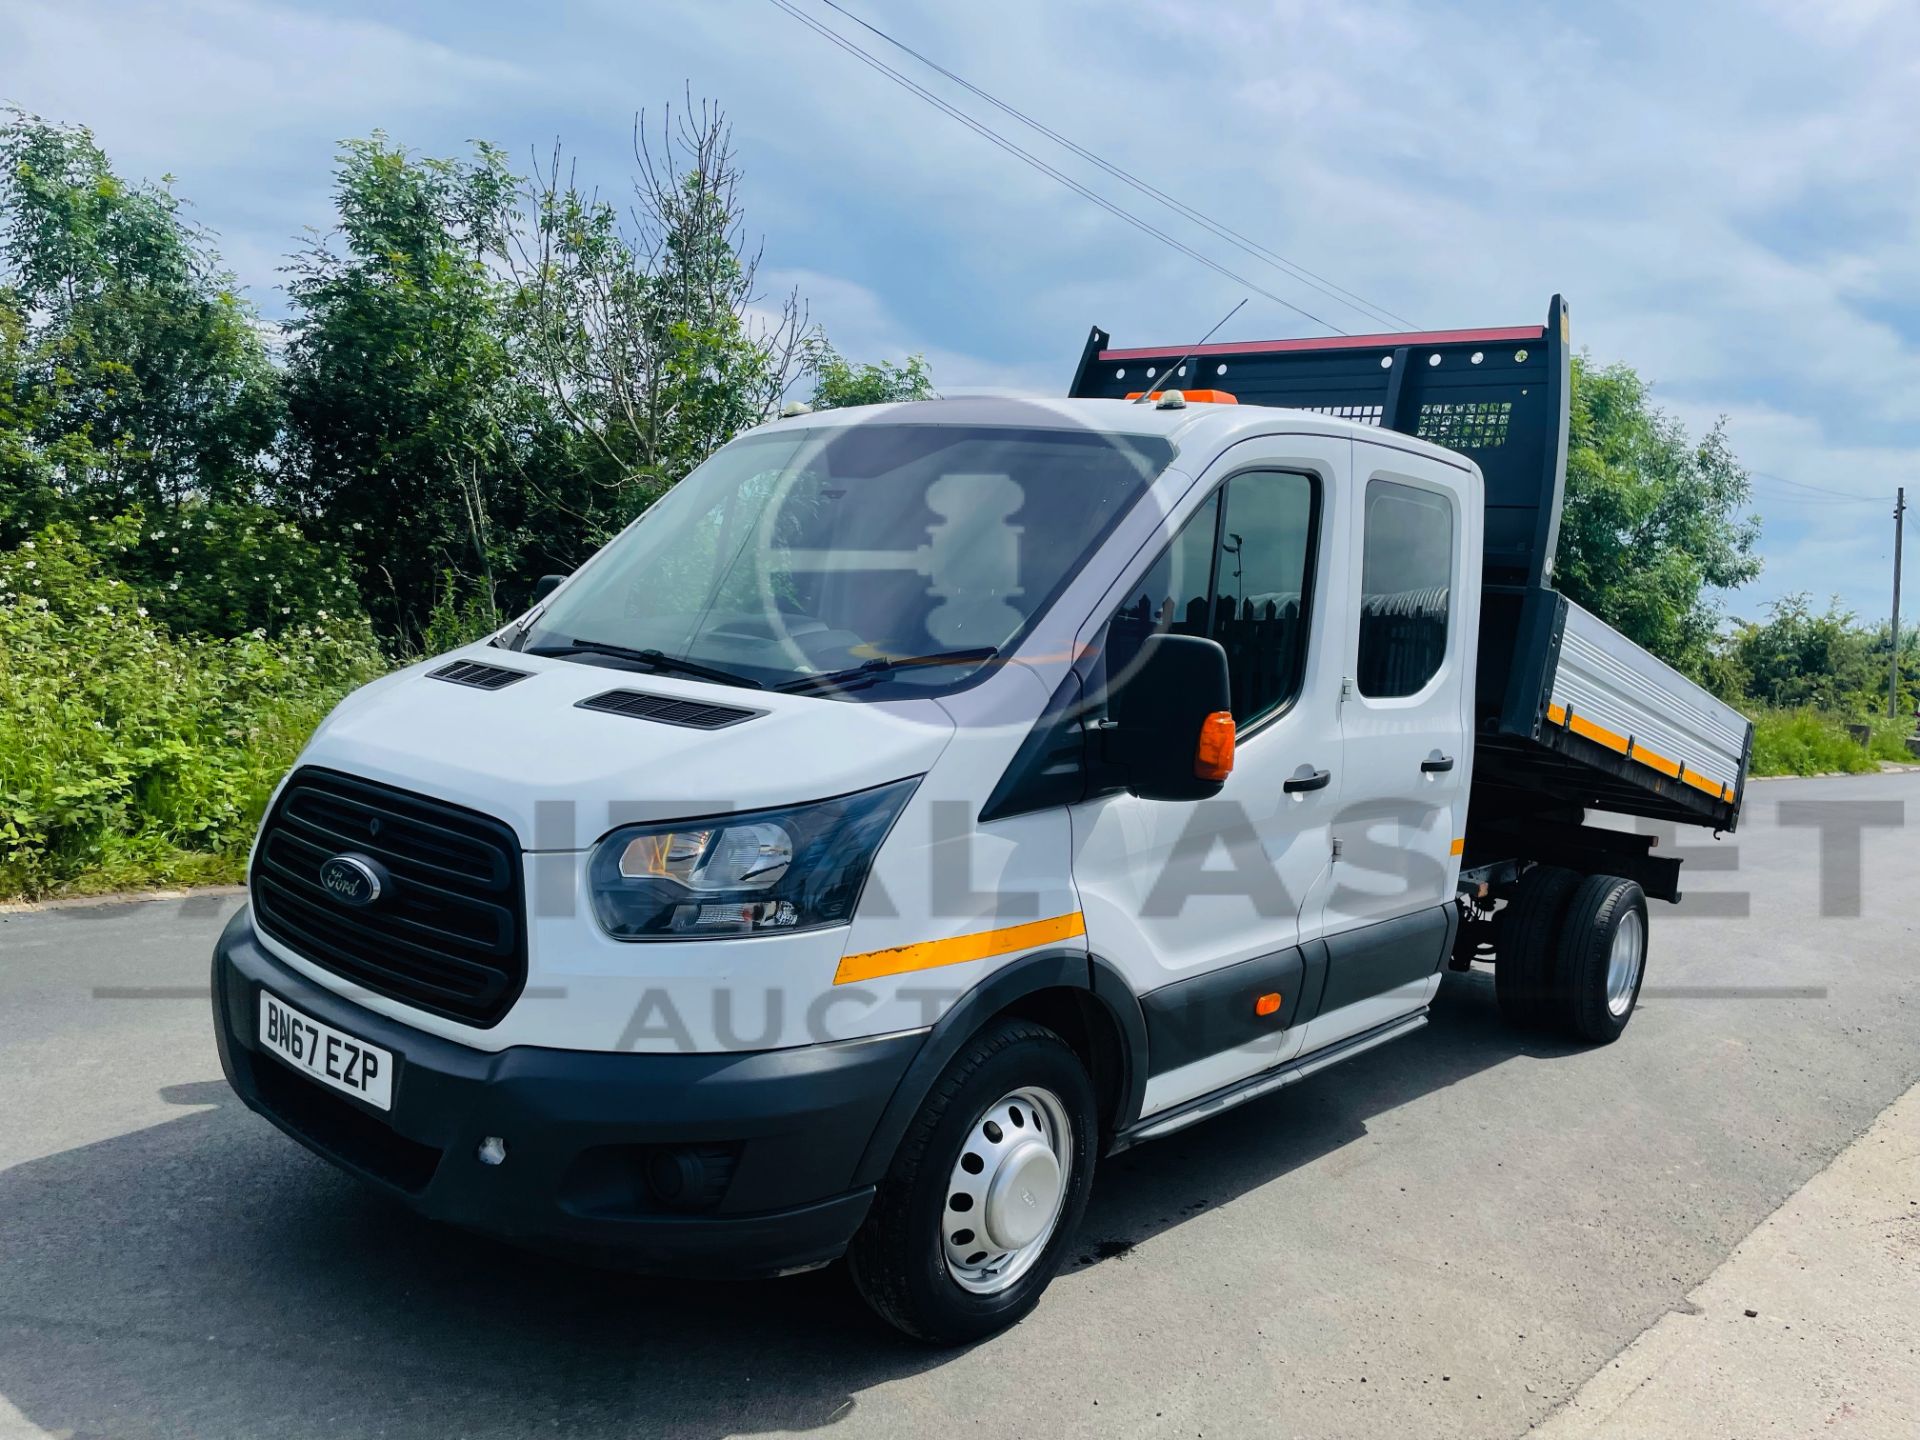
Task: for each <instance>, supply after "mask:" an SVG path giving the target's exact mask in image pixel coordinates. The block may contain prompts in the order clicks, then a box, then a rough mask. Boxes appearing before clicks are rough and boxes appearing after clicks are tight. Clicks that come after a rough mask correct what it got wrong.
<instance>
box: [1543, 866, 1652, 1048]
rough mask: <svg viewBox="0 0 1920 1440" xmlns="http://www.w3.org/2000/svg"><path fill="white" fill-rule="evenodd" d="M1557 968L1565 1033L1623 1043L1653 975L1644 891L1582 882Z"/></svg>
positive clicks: (1623, 884) (1616, 883) (1617, 881)
mask: <svg viewBox="0 0 1920 1440" xmlns="http://www.w3.org/2000/svg"><path fill="white" fill-rule="evenodd" d="M1555 968H1556V970H1557V971H1558V974H1559V988H1560V995H1559V997H1558V1002H1557V1004H1556V1006H1555V1009H1556V1010H1557V1011H1558V1012H1559V1013H1558V1014H1557V1015H1556V1016H1555V1019H1556V1020H1558V1022H1559V1023H1560V1025H1561V1026H1562V1028H1564V1029H1566V1030H1568V1031H1570V1032H1571V1033H1572V1034H1574V1035H1576V1036H1578V1037H1579V1038H1580V1039H1582V1040H1590V1041H1592V1042H1593V1043H1594V1044H1596V1045H1607V1044H1611V1043H1612V1042H1613V1041H1615V1040H1618V1039H1619V1038H1620V1034H1621V1032H1622V1031H1624V1030H1625V1029H1626V1028H1627V1021H1628V1020H1630V1019H1632V1018H1633V1007H1634V1005H1635V1004H1636V1003H1637V1002H1638V1001H1639V998H1640V984H1641V982H1642V981H1643V980H1644V979H1645V978H1646V974H1647V897H1646V895H1645V894H1644V893H1642V891H1641V889H1640V887H1639V886H1638V885H1636V884H1635V883H1634V882H1633V881H1631V880H1622V879H1621V878H1620V877H1619V876H1617V875H1589V876H1588V877H1587V878H1586V879H1584V880H1582V881H1581V882H1580V885H1579V887H1578V888H1577V889H1576V890H1575V891H1574V893H1573V898H1572V901H1571V903H1570V904H1569V905H1568V906H1567V913H1566V921H1565V924H1564V925H1563V927H1562V931H1561V936H1560V953H1559V957H1558V962H1557V964H1556V966H1555Z"/></svg>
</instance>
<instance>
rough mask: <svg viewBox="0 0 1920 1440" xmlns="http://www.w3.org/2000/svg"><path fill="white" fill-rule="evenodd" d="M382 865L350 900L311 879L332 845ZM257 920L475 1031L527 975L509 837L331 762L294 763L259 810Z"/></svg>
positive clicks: (492, 823)
mask: <svg viewBox="0 0 1920 1440" xmlns="http://www.w3.org/2000/svg"><path fill="white" fill-rule="evenodd" d="M341 854H350V855H358V856H363V857H366V858H367V859H370V860H374V861H377V862H378V863H379V864H380V865H381V866H382V867H384V868H385V870H386V872H387V881H389V882H390V883H384V882H383V886H382V893H381V895H380V897H379V899H377V900H376V901H375V902H374V903H373V904H371V905H368V906H364V907H361V908H354V907H350V906H347V905H343V904H341V903H340V902H339V901H337V900H335V899H334V898H333V897H332V895H331V894H330V893H329V892H328V891H327V889H326V887H325V886H323V885H322V884H321V883H320V867H321V866H322V865H323V864H325V863H326V861H327V860H328V859H329V858H331V857H332V856H335V855H341ZM252 888H253V909H254V919H255V922H256V923H257V924H258V925H259V926H260V928H261V929H262V930H264V931H265V932H266V933H267V934H268V935H271V936H272V937H273V938H274V939H276V940H278V941H280V942H281V943H282V944H284V945H287V946H289V947H291V948H292V949H293V950H294V951H296V952H297V953H298V954H300V955H301V956H303V957H304V958H306V959H307V960H310V961H312V962H313V963H314V964H315V965H319V966H322V967H324V968H325V969H328V970H331V971H332V972H333V973H334V974H336V975H340V976H342V977H344V978H346V979H348V980H351V981H353V982H354V983H355V984H358V985H362V986H364V987H366V988H367V989H368V990H371V991H373V992H374V993H376V994H379V995H387V996H391V997H392V998H393V999H395V1000H399V1001H402V1002H404V1003H405V1004H408V1005H413V1006H417V1007H418V1008H419V1009H422V1010H426V1011H430V1012H431V1013H433V1014H435V1015H444V1016H446V1017H447V1018H448V1019H451V1020H460V1021H464V1022H465V1023H467V1024H469V1025H477V1026H480V1027H482V1028H485V1027H486V1026H489V1025H494V1024H497V1023H498V1022H499V1021H500V1019H501V1017H502V1016H504V1015H505V1014H506V1013H507V1010H508V1009H509V1008H510V1007H511V1006H512V1004H513V1002H514V1000H515V999H517V998H518V996H519V994H520V991H521V988H522V987H523V986H524V985H525V984H526V980H527V945H526V916H525V906H524V902H523V892H522V888H521V883H520V844H519V841H518V839H517V838H516V837H515V835H514V833H513V831H512V830H510V829H509V828H508V827H507V826H505V825H503V824H501V823H500V822H499V821H498V820H494V819H491V818H489V817H487V816H485V815H481V814H478V813H476V812H475V811H472V810H463V809H460V808H459V807H457V806H453V805H446V804H443V803H441V802H440V801H438V800H430V799H428V798H427V797H426V796H424V795H414V794H410V793H409V792H407V791H405V790H395V789H393V788H392V787H390V786H387V785H377V784H374V783H373V782H372V781H368V780H359V779H355V778H354V777H352V776H350V775H341V774H338V773H336V772H334V771H331V770H319V769H313V768H307V769H303V770H300V771H299V772H297V773H296V774H295V775H294V777H293V779H292V780H290V781H289V782H288V783H287V787H286V789H285V790H283V791H282V792H281V793H280V799H279V801H278V803H276V804H275V805H274V807H273V813H272V814H270V815H269V816H268V817H267V823H266V826H265V828H264V829H262V831H261V833H260V846H259V849H258V850H257V851H256V852H255V856H254V864H253V876H252Z"/></svg>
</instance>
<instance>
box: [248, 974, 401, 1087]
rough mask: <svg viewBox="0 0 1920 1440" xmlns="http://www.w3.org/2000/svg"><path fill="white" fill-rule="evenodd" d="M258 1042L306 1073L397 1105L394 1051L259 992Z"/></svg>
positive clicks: (328, 1083)
mask: <svg viewBox="0 0 1920 1440" xmlns="http://www.w3.org/2000/svg"><path fill="white" fill-rule="evenodd" d="M260 1043H261V1044H262V1045H264V1046H266V1047H267V1049H269V1050H271V1051H272V1052H273V1053H274V1054H275V1055H278V1056H279V1057H280V1058H281V1059H282V1060H284V1061H286V1062H287V1064H289V1065H291V1066H292V1067H293V1068H294V1069H296V1070H298V1071H300V1072H301V1073H302V1074H305V1075H310V1076H312V1077H313V1078H314V1079H315V1080H318V1081H319V1082H320V1083H321V1084H322V1085H331V1086H332V1087H333V1088H334V1089H335V1090H341V1091H345V1092H346V1093H347V1094H349V1095H351V1096H353V1097H354V1098H355V1099H357V1100H364V1101H366V1102H367V1104H369V1105H371V1106H373V1107H374V1108H375V1109H376V1110H391V1109H392V1108H393V1052H392V1051H390V1050H382V1049H381V1048H380V1047H379V1046H378V1045H369V1044H367V1042H366V1041H364V1040H359V1039H356V1038H354V1037H353V1036H351V1035H349V1034H347V1033H346V1032H345V1031H344V1030H336V1029H334V1028H333V1026H331V1025H329V1024H327V1023H326V1022H325V1021H324V1020H315V1019H314V1018H313V1017H312V1016H310V1015H303V1014H301V1013H300V1012H299V1011H298V1010H296V1009H294V1008H293V1007H292V1006H291V1005H289V1004H287V1002H286V1001H284V1000H282V999H280V998H279V997H278V996H277V995H271V994H269V993H267V992H266V991H265V990H262V991H261V992H260Z"/></svg>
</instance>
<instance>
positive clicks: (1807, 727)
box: [1751, 706, 1913, 775]
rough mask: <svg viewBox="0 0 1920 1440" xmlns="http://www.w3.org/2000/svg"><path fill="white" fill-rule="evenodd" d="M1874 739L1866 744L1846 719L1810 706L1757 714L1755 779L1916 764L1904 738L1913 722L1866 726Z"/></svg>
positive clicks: (1881, 722)
mask: <svg viewBox="0 0 1920 1440" xmlns="http://www.w3.org/2000/svg"><path fill="white" fill-rule="evenodd" d="M1868 723H1870V724H1871V725H1872V726H1873V739H1872V741H1871V743H1870V744H1867V745H1862V744H1860V743H1859V742H1858V741H1857V740H1855V739H1854V738H1853V737H1852V736H1851V735H1849V734H1848V733H1847V720H1846V717H1845V716H1844V715H1836V714H1833V713H1830V712H1828V711H1824V710H1816V709H1813V708H1812V707H1811V706H1803V707H1801V708H1799V709H1792V710H1759V711H1756V712H1754V716H1753V764H1752V766H1751V773H1752V774H1755V775H1832V774H1836V773H1837V774H1844V775H1858V774H1862V773H1864V772H1866V771H1870V770H1878V769H1879V768H1880V762H1881V761H1883V760H1894V761H1909V762H1910V761H1912V759H1913V756H1912V755H1911V754H1909V753H1908V751H1907V748H1906V736H1907V735H1908V734H1909V733H1911V731H1912V728H1913V726H1912V722H1911V721H1910V720H1888V719H1885V718H1881V719H1878V720H1873V721H1870V722H1868Z"/></svg>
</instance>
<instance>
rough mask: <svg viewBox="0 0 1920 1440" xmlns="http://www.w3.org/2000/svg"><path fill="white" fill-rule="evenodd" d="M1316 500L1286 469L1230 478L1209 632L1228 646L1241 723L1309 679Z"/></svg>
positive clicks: (1306, 483) (1307, 484) (1280, 702)
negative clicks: (1309, 612) (1311, 575)
mask: <svg viewBox="0 0 1920 1440" xmlns="http://www.w3.org/2000/svg"><path fill="white" fill-rule="evenodd" d="M1313 502H1314V493H1313V481H1311V480H1309V479H1308V478H1307V477H1306V476H1304V475H1295V474H1292V473H1290V472H1288V471H1284V470H1253V471H1248V472H1247V473H1245V474H1242V475H1236V476H1234V477H1233V479H1231V480H1229V481H1228V482H1227V486H1226V513H1225V515H1224V516H1223V518H1222V520H1221V523H1220V555H1219V563H1218V565H1217V567H1216V569H1215V579H1214V606H1213V626H1212V629H1211V630H1210V632H1209V633H1210V634H1211V635H1212V637H1213V638H1214V639H1215V640H1218V641H1219V642H1220V645H1221V648H1222V649H1224V650H1225V651H1226V652H1227V672H1228V675H1229V676H1230V677H1231V682H1232V687H1233V719H1234V723H1235V724H1236V725H1238V726H1239V727H1241V728H1242V729H1245V728H1246V727H1247V726H1249V725H1251V724H1253V723H1255V722H1256V721H1258V720H1262V719H1264V718H1265V717H1267V716H1268V715H1271V714H1272V713H1273V712H1275V711H1276V710H1279V709H1280V708H1281V707H1282V706H1284V705H1286V704H1287V703H1288V702H1289V701H1291V700H1292V699H1293V697H1294V696H1295V695H1298V694H1299V693H1300V683H1301V681H1302V680H1304V679H1305V678H1306V661H1307V605H1308V601H1309V599H1310V598H1311V597H1310V595H1309V593H1308V591H1309V589H1310V585H1309V579H1310V570H1311V567H1312V561H1313V532H1314V524H1313V521H1314V503H1313Z"/></svg>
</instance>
